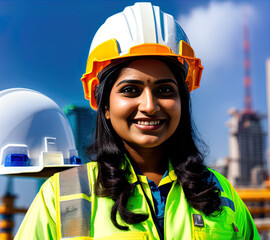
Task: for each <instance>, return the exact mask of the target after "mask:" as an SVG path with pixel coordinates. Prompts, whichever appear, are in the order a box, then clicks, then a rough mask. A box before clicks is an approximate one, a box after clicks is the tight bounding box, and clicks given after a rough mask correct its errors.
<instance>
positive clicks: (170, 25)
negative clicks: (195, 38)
mask: <svg viewBox="0 0 270 240" xmlns="http://www.w3.org/2000/svg"><path fill="white" fill-rule="evenodd" d="M139 56H167V57H176V58H177V59H178V60H179V62H180V63H182V64H183V65H185V64H187V65H188V69H187V75H186V83H187V85H188V88H189V91H193V90H194V89H196V88H198V87H199V86H200V79H201V74H202V70H203V67H202V66H201V61H200V59H198V58H196V57H195V54H194V51H193V49H192V48H191V46H190V44H189V40H188V38H187V36H186V34H185V33H184V31H183V29H182V28H181V27H180V25H179V24H178V23H177V22H176V21H175V19H174V18H173V17H172V16H171V15H169V14H167V13H164V12H162V11H160V9H159V7H158V6H152V4H151V3H135V5H134V6H130V7H126V8H125V9H124V11H123V12H121V13H118V14H115V15H113V16H111V17H109V18H108V19H107V20H106V22H105V23H104V24H103V25H102V26H101V27H100V28H99V30H98V31H97V33H96V35H95V36H94V39H93V41H92V44H91V47H90V52H89V57H88V61H87V67H86V73H85V74H84V75H83V77H82V79H81V80H82V82H83V88H84V93H85V98H86V99H88V100H89V101H90V105H91V107H92V108H93V109H94V110H96V109H97V103H96V100H95V96H94V91H95V86H96V85H98V84H99V80H98V78H97V75H98V73H99V72H100V71H102V69H104V68H105V67H106V66H107V65H109V64H110V63H111V61H112V60H114V59H120V58H128V57H139Z"/></svg>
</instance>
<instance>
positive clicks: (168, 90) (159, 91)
mask: <svg viewBox="0 0 270 240" xmlns="http://www.w3.org/2000/svg"><path fill="white" fill-rule="evenodd" d="M172 93H175V89H174V88H173V87H172V86H167V85H164V86H159V87H158V89H157V94H165V95H168V94H172Z"/></svg>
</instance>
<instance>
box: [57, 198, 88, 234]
mask: <svg viewBox="0 0 270 240" xmlns="http://www.w3.org/2000/svg"><path fill="white" fill-rule="evenodd" d="M60 208H61V209H60V211H61V216H60V217H61V231H62V237H76V236H89V235H90V223H91V203H90V202H89V201H87V200H85V199H75V200H69V201H62V202H60Z"/></svg>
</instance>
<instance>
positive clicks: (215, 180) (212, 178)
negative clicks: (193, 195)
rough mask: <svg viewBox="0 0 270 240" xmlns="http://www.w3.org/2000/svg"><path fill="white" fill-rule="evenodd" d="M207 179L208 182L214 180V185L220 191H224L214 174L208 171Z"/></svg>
mask: <svg viewBox="0 0 270 240" xmlns="http://www.w3.org/2000/svg"><path fill="white" fill-rule="evenodd" d="M208 181H209V182H214V183H215V184H216V187H217V188H218V189H219V190H220V191H221V192H224V190H223V188H222V186H221V184H220V182H219V181H218V179H217V177H216V175H215V174H214V173H213V172H211V171H210V176H209V178H208Z"/></svg>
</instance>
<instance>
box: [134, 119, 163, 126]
mask: <svg viewBox="0 0 270 240" xmlns="http://www.w3.org/2000/svg"><path fill="white" fill-rule="evenodd" d="M138 124H139V125H146V126H149V125H150V126H155V125H159V124H160V120H156V121H138Z"/></svg>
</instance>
